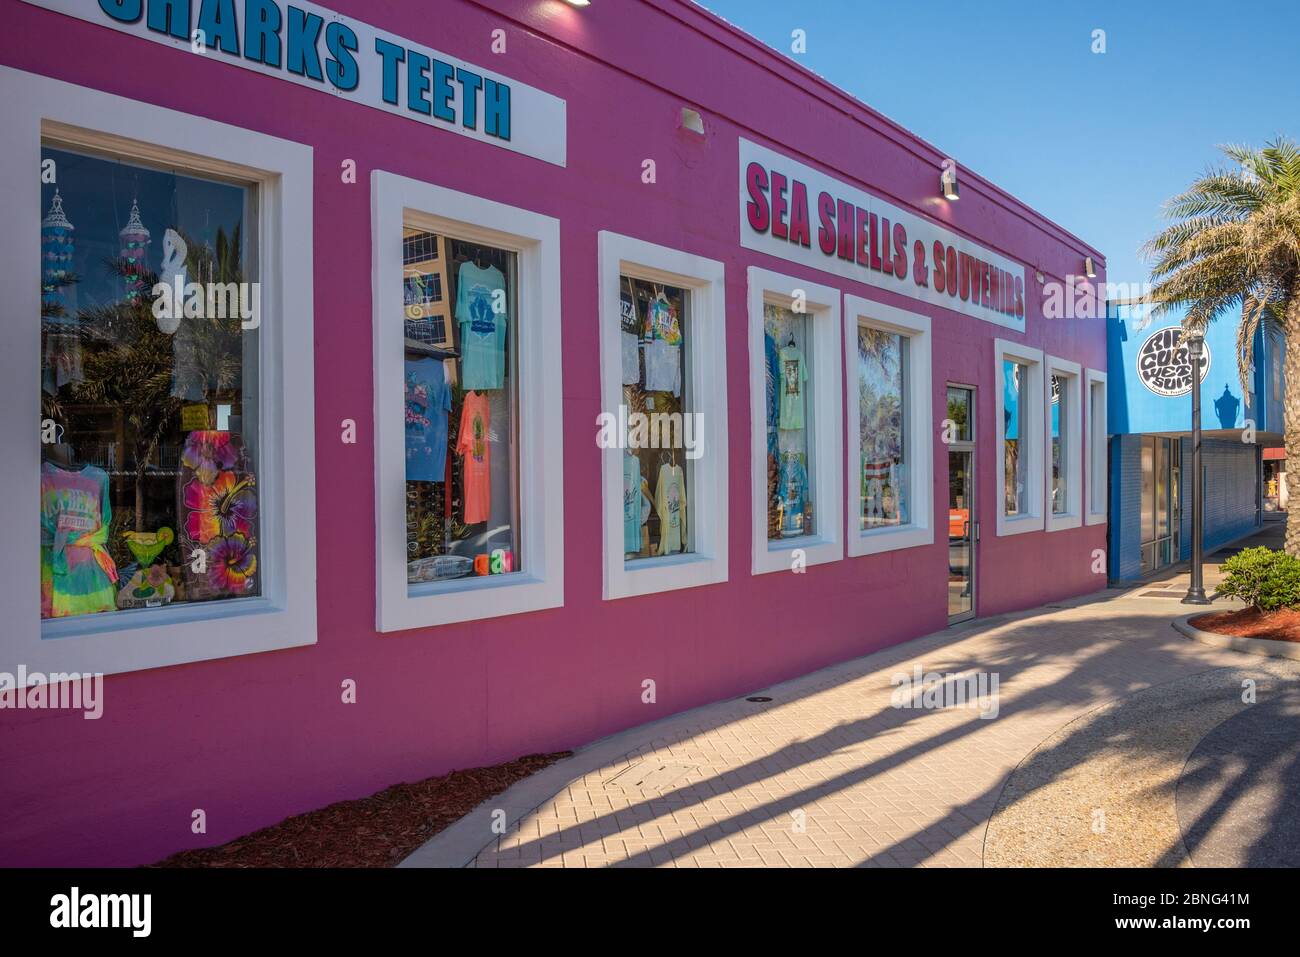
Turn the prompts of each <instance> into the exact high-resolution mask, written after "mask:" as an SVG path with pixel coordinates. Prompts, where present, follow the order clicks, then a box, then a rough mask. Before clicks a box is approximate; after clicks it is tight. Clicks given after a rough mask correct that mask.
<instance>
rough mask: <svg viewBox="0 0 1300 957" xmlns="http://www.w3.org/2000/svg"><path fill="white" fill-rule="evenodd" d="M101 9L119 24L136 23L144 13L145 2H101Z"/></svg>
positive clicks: (108, 0) (132, 0)
mask: <svg viewBox="0 0 1300 957" xmlns="http://www.w3.org/2000/svg"><path fill="white" fill-rule="evenodd" d="M99 9H101V10H103V11H104V12H105V13H107V14H108V15H109V16H110V17H112V18H113V19H114V20H116V21H118V22H119V23H135V21H137V20H139V19H140V15H141V14H142V13H143V12H144V0H99Z"/></svg>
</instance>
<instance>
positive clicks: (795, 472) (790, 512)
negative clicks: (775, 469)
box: [779, 452, 808, 538]
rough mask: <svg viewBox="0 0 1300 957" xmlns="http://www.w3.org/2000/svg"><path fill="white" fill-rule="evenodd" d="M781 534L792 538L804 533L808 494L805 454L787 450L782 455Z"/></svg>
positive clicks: (780, 485)
mask: <svg viewBox="0 0 1300 957" xmlns="http://www.w3.org/2000/svg"><path fill="white" fill-rule="evenodd" d="M779 487H780V492H779V494H780V496H781V535H782V537H783V538H790V537H793V536H796V535H802V534H804V523H803V516H804V508H805V504H806V502H807V495H808V469H807V467H806V466H805V465H804V461H803V456H802V455H800V454H798V453H791V452H787V453H785V454H784V455H782V456H781V478H780V484H779Z"/></svg>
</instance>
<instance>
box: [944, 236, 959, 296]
mask: <svg viewBox="0 0 1300 957" xmlns="http://www.w3.org/2000/svg"><path fill="white" fill-rule="evenodd" d="M945 261H946V262H947V264H948V295H950V296H955V295H957V249H956V248H955V247H953V246H949V247H948V255H947V256H946V257H945Z"/></svg>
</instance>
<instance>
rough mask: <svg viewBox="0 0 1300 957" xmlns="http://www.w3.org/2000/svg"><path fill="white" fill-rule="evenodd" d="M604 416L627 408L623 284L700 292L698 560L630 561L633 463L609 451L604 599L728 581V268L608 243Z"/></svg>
mask: <svg viewBox="0 0 1300 957" xmlns="http://www.w3.org/2000/svg"><path fill="white" fill-rule="evenodd" d="M598 246H599V254H598V270H599V293H600V300H599V301H600V310H599V325H600V398H601V403H600V405H601V409H602V410H603V411H605V412H608V413H610V414H611V415H614V416H617V414H618V407H619V405H620V404H621V403H622V401H623V354H622V342H621V340H620V338H619V335H620V332H621V331H622V330H621V326H620V321H619V316H620V314H621V312H620V298H619V285H620V282H619V281H620V277H621V276H624V275H628V276H634V277H636V278H638V279H648V280H651V281H653V282H659V283H663V284H665V285H671V286H676V287H678V288H681V289H685V290H689V291H690V292H691V308H690V315H689V319H688V322H689V327H688V331H687V335H688V336H690V344H689V348H690V362H689V367H688V368H687V370H686V375H687V376H688V377H689V379H690V395H691V396H692V397H693V398H692V401H691V410H690V411H693V412H700V413H703V415H702V416H701V418H700V420H699V421H700V426H701V427H700V430H699V433H698V440H699V442H700V446H699V448H700V449H701V450H702V452H703V454H702V455H701V456H700V457H699V458H697V459H695V460H694V461H693V463H692V468H693V471H694V478H693V481H692V488H691V495H690V496H689V500H688V502H687V521H688V522H690V523H693V524H692V525H690V526H689V528H690V529H692V531H691V536H692V538H693V544H694V548H695V551H694V552H692V553H690V554H679V555H665V556H662V557H655V558H644V559H640V560H638V561H635V562H633V563H632V564H631V566H630V567H629V566H627V565H626V564H625V563H624V553H623V460H622V457H623V455H625V454H626V453H625V452H624V450H622V449H619V448H608V449H602V450H601V452H600V456H601V518H602V521H601V530H602V535H603V540H604V541H603V548H602V552H603V556H604V563H603V564H604V571H605V574H604V592H603V594H604V598H605V600H606V601H609V600H613V599H616V598H628V597H631V596H634V595H650V594H654V593H656V592H663V591H672V590H674V589H678V588H694V587H696V586H699V585H712V584H717V583H719V582H725V581H726V580H727V481H728V473H727V443H728V435H727V350H726V343H727V337H726V282H725V280H726V274H725V270H724V267H723V265H722V263H720V262H718V261H717V260H713V259H705V258H704V257H702V256H695V255H692V254H691V253H685V252H680V251H678V250H675V249H669V248H668V247H666V246H659V245H656V244H654V243H649V242H645V241H643V240H639V239H633V238H631V237H629V236H623V235H620V234H618V233H611V232H606V231H602V232H601V233H600V234H599V237H598Z"/></svg>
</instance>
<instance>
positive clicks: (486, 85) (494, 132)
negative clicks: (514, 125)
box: [483, 79, 510, 140]
mask: <svg viewBox="0 0 1300 957" xmlns="http://www.w3.org/2000/svg"><path fill="white" fill-rule="evenodd" d="M483 132H484V133H486V134H487V135H488V136H495V137H497V138H498V139H503V140H508V139H510V87H508V86H506V84H504V83H498V82H497V81H496V80H487V79H485V80H484V81H483Z"/></svg>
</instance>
